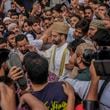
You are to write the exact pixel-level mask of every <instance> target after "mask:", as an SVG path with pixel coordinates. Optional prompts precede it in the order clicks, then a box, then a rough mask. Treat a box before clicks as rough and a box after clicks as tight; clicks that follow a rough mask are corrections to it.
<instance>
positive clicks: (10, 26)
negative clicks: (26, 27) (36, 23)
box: [8, 23, 17, 31]
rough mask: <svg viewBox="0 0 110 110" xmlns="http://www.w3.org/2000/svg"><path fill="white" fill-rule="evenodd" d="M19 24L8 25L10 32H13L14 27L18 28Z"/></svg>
mask: <svg viewBox="0 0 110 110" xmlns="http://www.w3.org/2000/svg"><path fill="white" fill-rule="evenodd" d="M16 26H17V24H16V23H11V24H9V25H8V31H12V30H13V28H14V27H16Z"/></svg>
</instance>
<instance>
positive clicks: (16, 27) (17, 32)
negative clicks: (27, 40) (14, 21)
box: [12, 25, 20, 35]
mask: <svg viewBox="0 0 110 110" xmlns="http://www.w3.org/2000/svg"><path fill="white" fill-rule="evenodd" d="M12 32H14V33H15V35H18V34H20V30H19V28H18V26H17V25H16V26H15V27H14V28H13V30H12Z"/></svg>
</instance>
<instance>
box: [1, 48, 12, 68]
mask: <svg viewBox="0 0 110 110" xmlns="http://www.w3.org/2000/svg"><path fill="white" fill-rule="evenodd" d="M9 52H10V51H9V50H8V49H0V68H1V66H2V64H3V62H5V61H6V60H7V59H8V54H9Z"/></svg>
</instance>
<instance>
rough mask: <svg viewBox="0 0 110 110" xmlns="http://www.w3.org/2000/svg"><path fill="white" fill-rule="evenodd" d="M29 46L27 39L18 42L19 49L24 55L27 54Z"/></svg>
mask: <svg viewBox="0 0 110 110" xmlns="http://www.w3.org/2000/svg"><path fill="white" fill-rule="evenodd" d="M27 45H29V43H28V41H27V40H26V39H23V40H22V41H18V42H17V47H18V49H19V50H20V52H21V53H22V54H26V53H27V52H28V49H27Z"/></svg>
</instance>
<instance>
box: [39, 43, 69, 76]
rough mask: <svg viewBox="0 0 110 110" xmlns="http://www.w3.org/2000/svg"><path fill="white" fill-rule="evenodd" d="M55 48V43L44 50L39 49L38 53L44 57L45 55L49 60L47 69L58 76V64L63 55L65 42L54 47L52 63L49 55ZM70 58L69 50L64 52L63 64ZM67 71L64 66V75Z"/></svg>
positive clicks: (65, 46)
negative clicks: (53, 60)
mask: <svg viewBox="0 0 110 110" xmlns="http://www.w3.org/2000/svg"><path fill="white" fill-rule="evenodd" d="M55 48H56V45H53V46H52V47H51V48H50V49H48V50H46V51H45V52H41V51H39V52H38V53H39V54H40V55H42V56H44V57H46V58H47V59H48V61H49V65H50V66H49V71H50V72H52V73H55V74H56V75H57V76H59V69H60V64H61V60H62V56H63V52H64V50H65V48H67V43H65V44H64V45H62V46H61V47H58V48H56V53H55V62H54V64H53V62H52V59H53V58H51V57H53V55H52V54H53V50H54V49H55ZM69 58H70V54H69V51H67V53H66V58H65V64H68V62H69ZM65 73H67V70H66V69H65V67H64V70H63V74H62V75H65Z"/></svg>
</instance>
